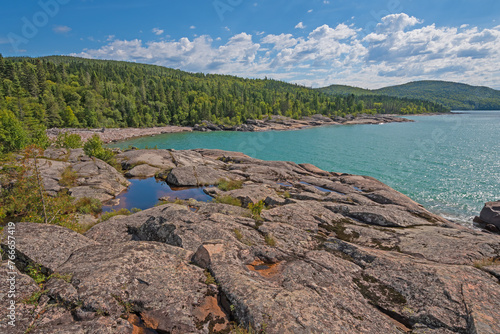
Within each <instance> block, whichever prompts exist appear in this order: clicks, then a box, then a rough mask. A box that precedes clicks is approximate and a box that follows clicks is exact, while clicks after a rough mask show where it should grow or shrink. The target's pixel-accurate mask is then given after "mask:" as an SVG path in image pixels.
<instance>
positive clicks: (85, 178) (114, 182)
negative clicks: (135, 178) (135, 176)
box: [69, 159, 130, 202]
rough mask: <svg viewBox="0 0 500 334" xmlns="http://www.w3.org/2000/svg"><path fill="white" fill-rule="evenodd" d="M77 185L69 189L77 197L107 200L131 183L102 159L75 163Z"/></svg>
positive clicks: (73, 166)
mask: <svg viewBox="0 0 500 334" xmlns="http://www.w3.org/2000/svg"><path fill="white" fill-rule="evenodd" d="M71 167H72V170H73V171H74V172H75V173H76V176H77V186H76V187H72V188H70V189H69V192H70V195H71V196H73V197H75V198H82V197H90V198H98V199H99V200H101V201H102V202H104V201H107V200H110V199H112V198H113V197H115V196H116V195H118V194H119V193H121V192H122V191H124V190H125V189H127V187H128V185H129V184H130V182H129V181H127V179H125V177H123V175H121V174H120V173H118V171H117V170H116V169H114V168H113V167H111V166H110V165H108V164H107V163H105V162H104V161H102V160H99V159H94V160H91V161H81V162H78V163H76V164H73V165H72V166H71Z"/></svg>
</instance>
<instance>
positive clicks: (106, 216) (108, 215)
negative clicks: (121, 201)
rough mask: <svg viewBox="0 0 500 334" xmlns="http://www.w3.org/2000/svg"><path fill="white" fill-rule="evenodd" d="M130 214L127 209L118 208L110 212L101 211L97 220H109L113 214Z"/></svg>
mask: <svg viewBox="0 0 500 334" xmlns="http://www.w3.org/2000/svg"><path fill="white" fill-rule="evenodd" d="M131 214H132V212H130V211H129V210H127V209H120V210H118V211H115V210H113V211H111V212H105V213H103V214H102V216H101V218H100V219H99V221H101V222H103V221H106V220H109V219H111V218H113V217H115V216H130V215H131Z"/></svg>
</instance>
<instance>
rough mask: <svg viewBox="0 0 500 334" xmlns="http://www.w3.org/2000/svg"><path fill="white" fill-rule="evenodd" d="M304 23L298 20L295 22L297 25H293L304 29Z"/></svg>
mask: <svg viewBox="0 0 500 334" xmlns="http://www.w3.org/2000/svg"><path fill="white" fill-rule="evenodd" d="M305 27H306V26H305V25H304V23H303V22H299V23H297V25H296V26H295V29H305Z"/></svg>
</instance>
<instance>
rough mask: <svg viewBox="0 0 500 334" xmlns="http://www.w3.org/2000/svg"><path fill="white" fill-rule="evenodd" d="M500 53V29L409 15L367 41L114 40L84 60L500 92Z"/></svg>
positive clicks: (341, 32) (324, 36)
mask: <svg viewBox="0 0 500 334" xmlns="http://www.w3.org/2000/svg"><path fill="white" fill-rule="evenodd" d="M302 26H303V24H302ZM304 28H305V27H304ZM499 49H500V26H497V27H493V28H487V29H483V28H481V29H480V28H478V27H473V26H462V27H437V26H436V25H435V24H427V25H424V24H423V21H422V20H419V19H418V18H415V17H412V16H409V15H407V14H404V13H401V14H393V15H388V16H386V17H384V18H382V19H381V21H380V23H379V24H378V25H377V27H376V28H375V30H374V32H372V33H371V34H369V35H367V36H364V35H363V34H362V31H361V29H359V28H357V27H356V26H354V25H346V24H345V23H341V24H338V25H337V26H335V27H331V26H329V25H326V24H325V25H322V26H319V27H316V28H314V29H312V30H310V31H309V33H308V34H307V35H306V36H303V35H302V34H300V35H299V36H297V35H296V34H290V33H288V34H286V33H282V34H279V35H276V34H261V33H258V34H257V36H252V35H251V34H249V33H245V32H243V33H239V34H236V35H233V36H232V37H230V38H229V39H227V40H226V41H223V40H220V39H219V38H218V39H217V43H216V44H215V43H214V41H213V39H212V37H210V36H207V35H203V36H199V37H196V38H194V39H189V38H187V37H183V38H180V39H177V40H170V41H165V40H164V41H143V40H138V39H135V40H116V39H111V40H109V41H108V42H106V44H105V45H103V46H102V47H101V48H99V49H88V50H84V51H83V52H81V53H79V54H77V55H78V56H81V57H88V58H102V59H116V60H128V61H137V62H145V63H150V64H157V65H163V66H167V67H173V68H179V69H183V70H187V71H192V72H209V73H225V74H233V75H241V76H245V77H264V76H267V77H272V78H276V79H281V80H286V81H291V82H296V83H299V84H303V85H307V86H315V87H317V86H325V85H328V84H332V83H343V84H349V85H356V86H361V87H369V88H375V87H380V86H384V85H388V84H397V83H403V82H407V81H411V80H423V79H440V80H451V81H460V82H468V83H472V84H481V85H489V86H492V87H494V88H500V80H499V79H498V78H499V77H500V56H499V55H498V52H497V50H499Z"/></svg>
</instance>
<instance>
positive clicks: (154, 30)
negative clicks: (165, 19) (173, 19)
mask: <svg viewBox="0 0 500 334" xmlns="http://www.w3.org/2000/svg"><path fill="white" fill-rule="evenodd" d="M152 31H153V33H154V34H155V35H158V36H159V35H162V34H163V33H164V32H165V30H162V29H160V28H153V30H152Z"/></svg>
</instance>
